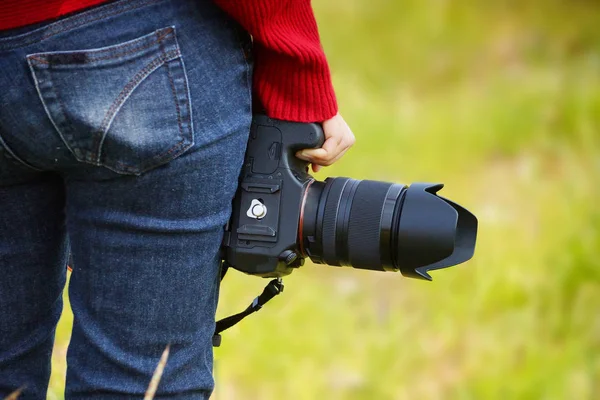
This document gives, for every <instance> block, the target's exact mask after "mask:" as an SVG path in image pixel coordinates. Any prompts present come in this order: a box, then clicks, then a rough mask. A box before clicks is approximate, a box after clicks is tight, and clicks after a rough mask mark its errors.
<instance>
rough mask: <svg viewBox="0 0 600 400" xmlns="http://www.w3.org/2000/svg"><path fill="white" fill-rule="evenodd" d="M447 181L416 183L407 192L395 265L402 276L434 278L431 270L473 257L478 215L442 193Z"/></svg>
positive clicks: (397, 241)
mask: <svg viewBox="0 0 600 400" xmlns="http://www.w3.org/2000/svg"><path fill="white" fill-rule="evenodd" d="M443 187H444V185H443V184H440V183H438V184H432V183H415V184H412V185H411V186H410V187H409V188H408V189H407V192H406V195H405V198H404V203H403V205H402V211H401V215H400V219H399V226H398V229H397V231H396V238H395V240H396V244H397V246H395V248H396V251H397V253H396V254H395V257H394V258H395V264H396V266H397V267H398V268H399V269H400V272H401V273H402V275H404V276H406V277H410V278H418V279H426V280H431V276H430V275H429V274H428V273H427V271H431V270H435V269H441V268H446V267H450V266H453V265H457V264H460V263H463V262H465V261H467V260H469V259H470V258H471V257H473V253H474V251H475V240H476V236H477V218H476V217H475V216H474V215H473V214H471V213H470V212H469V211H467V210H466V209H464V208H463V207H461V206H460V205H458V204H456V203H454V202H452V201H450V200H448V199H445V198H443V197H440V196H438V195H437V194H436V193H437V192H438V191H439V190H440V189H441V188H443Z"/></svg>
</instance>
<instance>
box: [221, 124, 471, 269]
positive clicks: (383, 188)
mask: <svg viewBox="0 0 600 400" xmlns="http://www.w3.org/2000/svg"><path fill="white" fill-rule="evenodd" d="M323 141H324V134H323V131H322V128H321V126H320V125H319V124H309V123H293V122H286V121H280V120H276V119H272V118H268V117H266V116H264V115H256V116H255V117H254V119H253V122H252V128H251V133H250V138H249V141H248V147H247V151H246V156H245V160H244V165H243V167H242V171H241V175H240V181H239V188H238V192H237V194H236V196H235V199H234V201H233V210H232V216H231V219H230V221H229V223H228V224H227V226H226V227H225V235H224V239H223V246H222V251H223V259H224V263H225V265H226V266H228V267H233V268H234V269H237V270H239V271H242V272H245V273H247V274H251V275H257V276H261V277H274V278H280V277H282V276H285V275H288V274H289V273H291V272H292V271H293V270H294V269H296V268H298V267H300V266H302V265H303V264H304V260H305V259H306V258H310V259H311V260H312V261H313V262H314V263H317V264H326V265H332V266H345V267H353V268H360V269H368V270H374V271H400V272H401V273H402V275H403V276H406V277H411V278H419V279H427V280H431V276H430V275H429V274H428V271H431V270H436V269H440V268H446V267H449V266H452V265H456V264H460V263H462V262H464V261H467V260H469V259H470V258H471V257H472V256H473V252H474V249H475V240H476V236H477V219H476V217H475V216H474V215H473V214H471V213H470V212H469V211H467V210H466V209H464V208H463V207H461V206H459V205H458V204H456V203H454V202H452V201H450V200H448V199H445V198H443V197H440V196H438V195H437V193H438V191H439V190H440V189H441V188H442V187H443V184H439V183H438V184H433V183H414V184H412V185H410V186H407V185H402V184H397V183H389V182H379V181H373V180H355V179H351V178H344V177H339V178H327V179H326V180H325V181H323V182H321V181H317V180H315V179H314V178H313V177H312V176H311V175H310V174H309V173H308V163H307V162H305V161H303V160H300V159H298V158H296V157H295V153H296V152H297V151H299V150H302V149H306V148H317V147H320V146H321V145H322V144H323Z"/></svg>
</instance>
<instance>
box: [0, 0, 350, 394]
mask: <svg viewBox="0 0 600 400" xmlns="http://www.w3.org/2000/svg"><path fill="white" fill-rule="evenodd" d="M0 71H1V72H0V213H1V215H2V216H1V218H0V274H1V276H2V278H1V279H0V397H1V398H3V397H4V396H6V395H8V394H9V393H11V392H12V391H13V390H15V389H16V388H19V387H25V389H24V390H23V392H22V395H21V397H20V399H42V398H45V396H46V391H47V386H48V381H49V376H50V358H51V352H52V347H53V341H54V334H55V328H56V325H57V321H58V319H59V316H60V314H61V310H62V300H61V293H62V290H63V287H64V285H65V282H66V268H65V264H66V262H67V258H68V254H69V253H72V256H73V260H74V267H73V273H72V276H71V280H70V284H69V295H70V302H71V307H72V310H73V315H74V322H73V329H72V336H71V341H70V345H69V349H68V354H67V365H68V368H67V380H66V389H65V397H66V398H67V399H131V398H136V397H138V398H141V397H142V396H143V394H144V392H145V390H146V388H147V387H148V384H149V382H150V379H151V377H152V373H153V371H154V369H155V367H156V365H157V362H158V360H159V358H160V355H161V353H162V351H163V350H164V348H165V346H166V345H167V344H170V350H171V352H170V357H169V360H168V363H167V365H166V368H165V371H164V374H163V376H162V380H161V382H160V385H159V387H158V391H157V394H156V397H155V398H156V399H159V398H169V399H206V398H208V397H209V396H210V395H211V392H212V391H213V387H214V381H213V377H212V362H213V360H212V357H213V353H212V344H211V338H212V335H213V331H214V327H215V309H216V305H217V298H218V289H219V260H218V251H219V246H220V242H221V238H222V234H223V226H224V224H225V223H226V222H227V220H228V219H229V216H230V212H231V200H232V198H233V196H234V194H235V191H236V186H237V177H238V174H239V172H240V168H241V164H242V161H243V156H244V151H245V146H246V141H247V138H248V134H249V128H250V123H251V118H252V113H253V112H255V113H256V112H264V113H266V114H267V115H268V116H270V117H272V118H277V119H283V120H289V121H299V122H320V123H322V124H323V128H324V132H325V136H326V141H325V143H324V145H323V147H322V148H319V149H312V150H306V151H302V152H300V153H299V154H298V157H300V158H303V159H305V160H307V161H309V162H311V163H312V165H313V170H315V171H317V170H318V169H319V168H320V167H321V166H326V165H330V164H331V163H333V162H335V161H337V160H338V159H339V158H340V157H341V156H342V155H343V154H344V153H345V151H346V150H347V149H348V148H349V147H350V146H351V145H352V144H353V143H354V136H353V134H352V132H351V130H350V128H349V127H348V125H347V124H346V123H345V122H344V120H343V118H342V117H341V116H340V115H339V113H338V106H337V102H336V98H335V93H334V89H333V87H332V83H331V76H330V71H329V67H328V65H327V61H326V57H325V54H324V52H323V49H322V46H321V43H320V41H319V33H318V29H317V24H316V22H315V18H314V14H313V10H312V9H311V5H310V1H309V0H252V1H250V0H245V1H233V0H215V1H209V0H117V1H106V0H28V1H23V0H4V1H3V2H2V5H0Z"/></svg>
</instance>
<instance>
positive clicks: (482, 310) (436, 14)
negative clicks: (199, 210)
mask: <svg viewBox="0 0 600 400" xmlns="http://www.w3.org/2000/svg"><path fill="white" fill-rule="evenodd" d="M313 4H314V7H315V10H316V13H317V17H318V20H319V25H320V29H321V35H322V39H323V44H324V47H325V49H326V51H327V54H328V56H329V60H330V64H331V69H332V71H333V75H334V83H335V86H336V90H337V93H338V95H339V100H340V107H341V111H342V113H343V115H344V116H345V118H346V120H347V121H348V122H349V123H350V125H351V126H352V128H353V130H354V132H355V134H356V137H357V144H356V145H355V147H354V148H353V149H352V150H351V151H350V152H349V153H348V155H347V156H346V157H345V158H344V159H342V160H341V161H340V162H338V163H337V164H336V165H334V166H333V167H330V168H327V169H325V170H324V171H323V172H321V173H319V174H318V177H319V178H320V179H324V178H325V177H326V176H328V175H330V176H352V177H354V178H359V179H366V178H368V179H379V180H388V181H397V182H405V183H409V182H413V181H436V182H438V181H439V182H444V183H445V184H446V188H445V189H443V191H442V192H441V193H442V195H444V196H446V197H449V198H452V199H453V200H456V201H457V202H459V203H461V204H463V205H464V206H466V207H467V208H469V209H470V210H472V211H473V212H474V213H475V214H476V215H477V216H478V217H479V220H480V232H479V239H478V244H477V249H476V253H475V257H474V259H473V260H472V261H470V262H468V263H466V264H464V265H461V266H458V267H454V268H451V269H447V270H444V271H440V272H438V273H435V275H434V281H433V282H431V283H430V282H421V281H414V280H408V279H403V278H402V277H401V276H400V275H399V274H393V273H374V272H367V271H359V270H352V269H336V268H327V267H323V266H313V265H308V266H305V267H304V268H303V269H302V270H301V271H297V272H295V273H294V274H293V275H292V276H291V277H289V278H288V279H287V280H286V284H287V288H286V292H285V294H284V295H283V296H280V297H279V298H277V299H276V300H274V301H273V302H272V303H270V304H269V305H268V306H267V307H266V308H265V309H264V310H263V311H261V312H260V313H259V314H257V315H256V316H254V317H252V318H249V319H248V320H247V321H244V322H243V323H242V324H240V325H239V326H237V327H234V328H233V329H231V330H230V331H227V333H225V335H224V339H223V347H222V348H219V349H218V350H217V351H216V365H215V374H216V379H217V390H216V392H215V395H214V396H213V397H214V398H215V399H217V400H225V399H264V400H269V399H282V398H286V399H290V400H292V399H299V400H303V399H316V398H319V399H323V398H326V399H349V400H352V399H415V398H416V399H481V398H485V399H505V398H510V399H567V398H568V399H597V398H600V257H599V254H600V187H599V186H600V29H598V21H600V3H598V2H596V1H594V0H589V1H585V0H572V1H566V0H564V1H561V0H545V1H541V0H540V1H533V0H530V1H508V0H505V1H495V2H487V1H483V0H480V1H476V0H471V1H470V0H454V1H449V0H402V1H398V0H370V1H365V0H314V1H313ZM265 283H266V282H265V281H263V280H260V279H257V278H251V277H247V276H243V275H241V274H239V273H231V274H230V275H229V276H228V278H227V280H226V281H225V283H224V286H223V289H222V298H221V303H220V309H219V315H220V316H224V315H229V314H231V313H235V312H238V311H239V310H241V309H242V308H244V307H245V306H246V305H247V303H248V302H249V301H250V299H251V298H253V297H254V296H255V294H256V293H258V292H259V291H261V290H262V287H263V285H264V284H265ZM70 318H71V316H70V314H69V313H68V312H66V313H65V315H64V318H63V321H62V322H61V326H60V328H59V333H58V341H57V346H56V350H57V351H56V354H55V364H54V365H55V373H54V375H53V377H52V382H51V393H50V398H61V396H60V395H59V394H58V393H61V390H62V387H63V386H64V381H63V380H64V376H63V374H64V348H65V346H66V342H67V341H68V329H69V322H70Z"/></svg>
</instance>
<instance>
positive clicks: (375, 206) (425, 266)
mask: <svg viewBox="0 0 600 400" xmlns="http://www.w3.org/2000/svg"><path fill="white" fill-rule="evenodd" d="M442 187H443V185H441V184H422V183H417V184H413V185H411V186H410V187H408V186H405V185H399V184H394V183H387V182H379V181H370V180H362V181H361V180H355V179H350V178H328V179H327V180H326V181H325V182H319V181H312V182H311V184H310V185H309V186H308V188H307V189H306V191H305V196H304V200H303V203H302V210H301V221H300V231H299V241H300V244H301V248H302V249H303V252H304V253H305V254H306V255H307V256H309V257H310V258H311V259H312V260H313V261H314V262H316V263H322V264H328V265H334V266H350V267H354V268H360V269H369V270H379V271H400V272H401V273H402V274H403V275H404V276H408V277H413V278H421V279H431V277H430V276H429V275H428V274H427V271H429V270H433V269H440V268H445V267H449V266H451V265H456V264H459V263H462V262H464V261H467V260H468V259H470V258H471V257H472V256H473V252H474V247H475V238H476V234H477V219H476V218H475V216H473V215H472V214H471V213H469V212H468V211H467V210H465V209H464V208H462V207H460V206H459V205H457V204H455V203H453V202H451V201H449V200H447V199H445V198H443V197H439V196H437V194H436V193H437V191H439V190H440V189H441V188H442Z"/></svg>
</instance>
